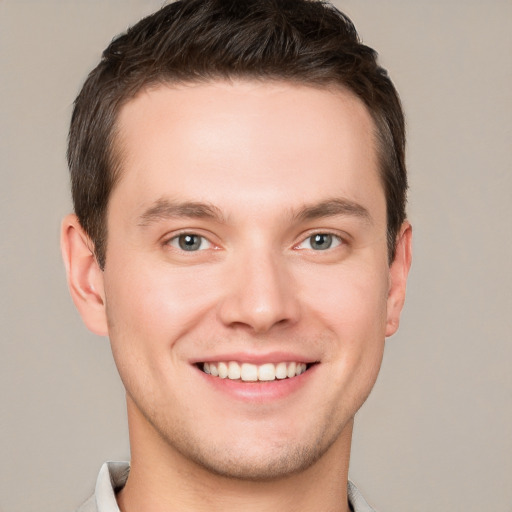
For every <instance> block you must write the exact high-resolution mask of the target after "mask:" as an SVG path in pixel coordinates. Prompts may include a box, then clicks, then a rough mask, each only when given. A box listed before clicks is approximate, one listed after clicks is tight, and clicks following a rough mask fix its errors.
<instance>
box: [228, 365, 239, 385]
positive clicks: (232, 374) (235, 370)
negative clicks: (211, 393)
mask: <svg viewBox="0 0 512 512" xmlns="http://www.w3.org/2000/svg"><path fill="white" fill-rule="evenodd" d="M228 368H229V372H228V377H229V378H230V379H232V380H237V379H239V378H240V365H239V364H238V363H236V362H235V361H231V362H230V363H229V365H228Z"/></svg>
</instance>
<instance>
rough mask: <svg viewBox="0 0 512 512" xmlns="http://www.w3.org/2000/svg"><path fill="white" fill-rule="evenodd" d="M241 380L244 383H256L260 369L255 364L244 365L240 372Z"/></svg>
mask: <svg viewBox="0 0 512 512" xmlns="http://www.w3.org/2000/svg"><path fill="white" fill-rule="evenodd" d="M240 378H241V379H242V380H244V381H248V382H255V381H257V380H258V367H257V366H256V365H255V364H249V363H244V364H243V365H242V369H241V370H240Z"/></svg>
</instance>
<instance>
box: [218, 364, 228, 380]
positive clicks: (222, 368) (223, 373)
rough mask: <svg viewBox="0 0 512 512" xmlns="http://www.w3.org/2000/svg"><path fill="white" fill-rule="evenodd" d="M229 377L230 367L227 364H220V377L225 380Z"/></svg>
mask: <svg viewBox="0 0 512 512" xmlns="http://www.w3.org/2000/svg"><path fill="white" fill-rule="evenodd" d="M227 376H228V365H227V364H226V363H219V377H220V378H221V379H225V378H226V377H227Z"/></svg>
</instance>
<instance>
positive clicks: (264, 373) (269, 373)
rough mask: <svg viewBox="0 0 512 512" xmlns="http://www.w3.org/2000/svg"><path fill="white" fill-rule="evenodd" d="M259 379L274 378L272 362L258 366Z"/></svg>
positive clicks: (274, 370) (274, 368) (274, 372)
mask: <svg viewBox="0 0 512 512" xmlns="http://www.w3.org/2000/svg"><path fill="white" fill-rule="evenodd" d="M258 379H259V380H276V367H275V366H274V365H273V364H272V363H267V364H262V365H261V366H260V367H259V368H258Z"/></svg>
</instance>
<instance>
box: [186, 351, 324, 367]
mask: <svg viewBox="0 0 512 512" xmlns="http://www.w3.org/2000/svg"><path fill="white" fill-rule="evenodd" d="M221 361H223V362H228V361H237V362H239V363H251V364H256V365H261V364H265V363H274V364H277V363H282V362H290V363H291V362H295V363H314V362H317V361H318V359H317V358H315V357H311V356H305V355H301V354H297V353H293V352H282V351H279V352H267V353H255V352H230V353H223V354H215V355H213V354H212V355H205V356H202V357H199V358H194V359H191V361H190V362H191V364H198V363H215V362H221Z"/></svg>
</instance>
